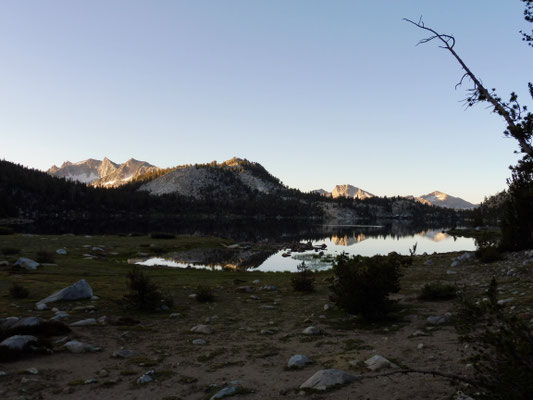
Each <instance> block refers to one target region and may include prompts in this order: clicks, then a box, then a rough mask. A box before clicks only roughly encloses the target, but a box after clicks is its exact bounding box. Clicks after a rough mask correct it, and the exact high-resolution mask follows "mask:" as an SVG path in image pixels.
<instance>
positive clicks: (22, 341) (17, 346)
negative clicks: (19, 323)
mask: <svg viewBox="0 0 533 400" xmlns="http://www.w3.org/2000/svg"><path fill="white" fill-rule="evenodd" d="M33 342H37V338H36V337H35V336H31V335H15V336H11V337H8V338H7V339H5V340H3V341H2V342H1V343H0V347H7V348H8V349H10V350H23V349H24V347H26V346H27V345H28V344H29V343H33Z"/></svg>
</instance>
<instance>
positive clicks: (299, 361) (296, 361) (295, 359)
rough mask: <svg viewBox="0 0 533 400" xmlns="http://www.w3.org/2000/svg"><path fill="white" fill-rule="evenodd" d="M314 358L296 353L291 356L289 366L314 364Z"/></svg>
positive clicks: (296, 366)
mask: <svg viewBox="0 0 533 400" xmlns="http://www.w3.org/2000/svg"><path fill="white" fill-rule="evenodd" d="M312 363H313V360H311V359H310V358H309V357H307V356H305V355H303V354H296V355H294V356H292V357H291V358H289V361H288V362H287V368H303V367H305V366H306V365H308V364H312Z"/></svg>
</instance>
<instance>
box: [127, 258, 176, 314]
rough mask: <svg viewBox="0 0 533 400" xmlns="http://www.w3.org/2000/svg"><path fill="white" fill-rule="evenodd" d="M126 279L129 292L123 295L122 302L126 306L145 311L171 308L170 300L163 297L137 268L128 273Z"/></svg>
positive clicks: (156, 287)
mask: <svg viewBox="0 0 533 400" xmlns="http://www.w3.org/2000/svg"><path fill="white" fill-rule="evenodd" d="M127 278H128V281H127V283H126V284H127V287H128V289H129V291H130V292H129V293H127V294H126V295H124V301H125V303H126V304H127V305H128V306H130V307H133V308H136V309H138V310H145V311H160V310H162V309H164V308H166V307H171V306H172V299H171V298H170V297H168V296H167V297H165V296H163V294H162V293H161V291H160V290H159V288H158V286H157V285H156V284H155V283H153V282H152V281H151V280H150V278H148V277H147V276H146V275H144V273H143V272H142V271H141V270H140V269H139V268H138V267H135V268H134V269H133V270H131V271H130V272H128V275H127Z"/></svg>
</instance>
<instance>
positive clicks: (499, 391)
mask: <svg viewBox="0 0 533 400" xmlns="http://www.w3.org/2000/svg"><path fill="white" fill-rule="evenodd" d="M496 294H497V282H496V280H495V279H494V278H493V280H492V281H491V284H490V286H489V290H488V291H487V294H486V295H487V297H488V301H475V300H474V299H473V298H471V297H469V296H467V295H462V296H460V298H459V300H460V301H459V303H458V311H457V315H456V329H457V330H458V332H459V333H460V334H461V340H462V341H464V342H466V343H469V344H470V346H469V347H470V348H471V349H472V353H471V354H470V356H469V361H470V362H471V363H472V365H473V367H474V380H475V382H476V385H475V386H473V387H472V394H474V392H475V398H476V399H479V400H482V399H484V400H526V399H530V398H531V394H532V393H533V363H532V362H531V360H533V332H532V330H531V326H529V325H528V321H527V320H523V319H520V318H518V316H517V315H515V314H514V313H513V312H512V310H507V309H506V308H505V307H503V306H500V305H499V304H498V302H497V297H496Z"/></svg>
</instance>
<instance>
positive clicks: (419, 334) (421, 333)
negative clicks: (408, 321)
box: [411, 330, 429, 337]
mask: <svg viewBox="0 0 533 400" xmlns="http://www.w3.org/2000/svg"><path fill="white" fill-rule="evenodd" d="M411 336H413V337H419V336H429V333H426V332H424V331H420V330H419V331H415V332H414V333H413V334H412V335H411Z"/></svg>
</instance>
